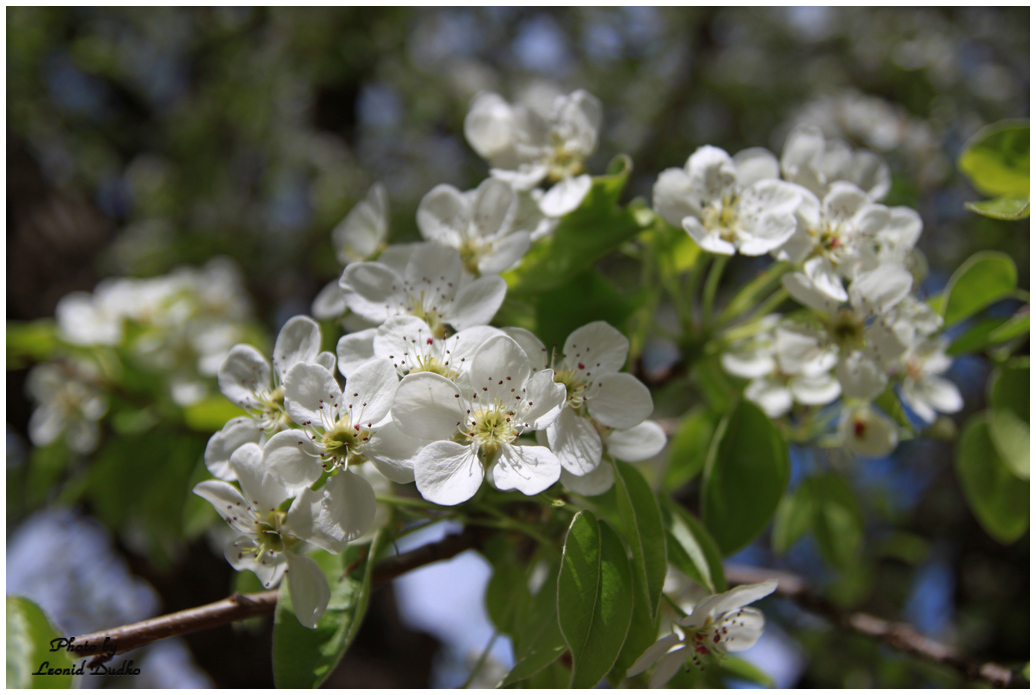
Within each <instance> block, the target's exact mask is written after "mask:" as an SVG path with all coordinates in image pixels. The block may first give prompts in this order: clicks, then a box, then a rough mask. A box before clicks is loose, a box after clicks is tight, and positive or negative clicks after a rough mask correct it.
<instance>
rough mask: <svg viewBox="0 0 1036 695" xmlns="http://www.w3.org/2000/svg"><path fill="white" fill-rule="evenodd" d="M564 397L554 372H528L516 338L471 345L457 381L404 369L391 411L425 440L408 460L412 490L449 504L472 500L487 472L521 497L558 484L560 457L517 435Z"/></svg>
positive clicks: (550, 416)
mask: <svg viewBox="0 0 1036 695" xmlns="http://www.w3.org/2000/svg"><path fill="white" fill-rule="evenodd" d="M564 403H565V387H564V386H563V385H561V384H557V383H554V372H553V370H550V369H541V370H539V371H537V372H536V373H533V370H532V366H531V365H530V363H529V358H528V356H527V355H526V353H525V351H524V350H522V348H521V347H519V345H518V343H516V342H515V341H514V340H513V339H512V338H510V337H508V336H506V335H497V336H494V337H491V338H489V339H488V340H487V341H485V342H484V343H483V344H482V345H481V346H480V347H479V348H478V349H477V350H476V351H475V353H474V355H473V356H472V358H471V366H470V367H469V368H468V370H467V371H466V372H464V373H462V374H461V375H460V377H459V379H458V383H454V382H453V381H450V380H449V379H447V378H446V377H444V376H441V375H439V374H435V373H433V372H419V373H416V374H409V375H407V376H406V377H405V378H404V379H403V380H402V381H401V382H400V383H399V389H398V390H397V392H396V398H395V400H394V401H393V404H392V417H393V419H394V420H395V422H396V425H397V427H399V429H400V430H402V431H405V432H406V433H407V434H409V435H411V436H413V437H417V438H420V439H422V440H424V441H426V442H429V443H428V444H427V445H426V446H424V448H422V449H421V451H420V453H419V454H418V455H417V456H416V457H415V458H414V460H413V465H414V477H415V479H416V482H417V489H418V490H419V491H420V492H421V494H422V495H423V496H424V498H425V499H427V500H429V501H431V502H435V503H436V504H442V505H455V504H460V503H461V502H464V501H466V500H469V499H471V497H472V496H474V494H475V493H476V492H477V491H478V489H479V487H480V486H481V484H482V480H483V478H484V477H486V476H487V475H488V476H489V479H490V481H491V482H492V484H493V485H495V486H496V487H498V488H500V489H502V490H513V489H517V490H519V491H521V492H522V493H524V494H526V495H535V494H538V493H540V492H543V491H544V490H546V489H547V488H548V487H550V486H551V485H553V484H554V483H555V482H557V480H558V477H559V476H560V474H561V463H560V462H559V461H558V457H557V456H556V455H555V454H554V453H553V452H552V451H551V450H550V449H548V448H547V447H545V446H538V445H535V444H532V443H526V442H525V441H523V440H520V439H519V437H520V436H521V435H522V434H524V433H526V432H533V431H536V430H542V429H544V428H545V427H547V425H549V424H550V423H551V422H552V421H553V420H554V419H555V418H556V417H558V414H559V413H560V412H561V409H562V406H563V405H564Z"/></svg>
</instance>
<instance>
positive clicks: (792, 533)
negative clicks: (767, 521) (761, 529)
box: [770, 485, 813, 554]
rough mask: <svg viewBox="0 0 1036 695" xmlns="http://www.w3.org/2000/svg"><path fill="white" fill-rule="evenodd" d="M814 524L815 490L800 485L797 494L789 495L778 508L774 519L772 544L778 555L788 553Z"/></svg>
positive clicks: (796, 489)
mask: <svg viewBox="0 0 1036 695" xmlns="http://www.w3.org/2000/svg"><path fill="white" fill-rule="evenodd" d="M812 523H813V489H812V487H811V486H809V485H799V486H798V487H797V488H795V492H793V493H791V494H790V495H787V496H786V497H785V498H784V499H782V500H781V503H780V504H779V505H778V506H777V514H776V515H775V516H774V519H773V535H772V536H771V538H770V543H771V544H772V545H773V549H774V551H775V552H778V553H782V554H783V553H786V552H788V548H790V547H791V546H792V545H793V544H794V543H795V541H797V540H798V539H799V538H801V537H802V536H803V535H804V534H805V533H806V532H807V531H809V527H810V525H811V524H812Z"/></svg>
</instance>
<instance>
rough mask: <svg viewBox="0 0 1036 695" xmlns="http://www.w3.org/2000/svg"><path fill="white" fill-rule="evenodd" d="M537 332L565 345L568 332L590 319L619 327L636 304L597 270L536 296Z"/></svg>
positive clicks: (550, 341)
mask: <svg viewBox="0 0 1036 695" xmlns="http://www.w3.org/2000/svg"><path fill="white" fill-rule="evenodd" d="M535 306H536V329H537V330H536V335H537V336H538V337H539V338H540V340H542V341H543V344H544V345H547V346H548V349H549V346H551V345H558V346H559V347H560V346H563V345H564V344H565V339H566V338H568V336H569V334H570V333H571V332H572V331H574V330H575V329H577V328H579V327H580V326H585V325H586V324H588V323H590V322H591V321H607V322H608V323H609V324H611V325H612V326H617V327H620V328H621V326H622V325H623V324H624V323H625V322H626V319H628V318H629V316H630V314H632V313H633V311H634V309H636V303H635V302H633V301H631V300H630V298H629V297H628V296H625V295H622V294H620V293H619V292H618V290H616V289H615V288H614V287H612V285H611V283H609V282H608V281H607V280H605V279H604V276H603V275H601V274H600V273H598V272H597V271H594V270H589V271H585V272H582V273H579V274H577V275H575V276H573V277H572V279H571V280H569V281H568V282H566V283H564V284H563V285H561V286H559V287H557V288H554V289H551V290H546V291H544V292H542V293H540V294H538V295H537V296H536V299H535Z"/></svg>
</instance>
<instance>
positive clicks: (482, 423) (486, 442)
mask: <svg viewBox="0 0 1036 695" xmlns="http://www.w3.org/2000/svg"><path fill="white" fill-rule="evenodd" d="M468 417H469V418H470V419H469V420H468V421H467V425H468V426H467V427H466V428H464V429H463V430H461V434H463V435H464V436H465V437H467V439H468V440H469V441H473V442H475V443H476V444H478V447H479V450H480V451H481V452H482V455H483V456H484V457H485V460H486V462H489V461H492V459H493V458H494V457H495V456H496V454H497V453H498V452H499V451H500V448H501V447H502V446H503V445H504V444H510V443H511V442H513V441H514V440H515V439H517V438H518V428H517V427H515V423H514V411H509V410H504V409H503V407H502V406H499V405H497V406H494V407H492V408H488V409H484V410H476V411H475V412H473V413H471V414H470V415H469V416H468Z"/></svg>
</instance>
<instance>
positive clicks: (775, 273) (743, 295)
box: [719, 262, 791, 324]
mask: <svg viewBox="0 0 1036 695" xmlns="http://www.w3.org/2000/svg"><path fill="white" fill-rule="evenodd" d="M790 267H791V266H790V265H789V264H788V263H785V262H780V263H774V264H773V265H771V266H770V267H769V268H767V269H766V270H764V271H763V272H762V273H760V274H759V275H758V276H756V278H755V279H754V280H752V281H751V282H749V283H748V284H747V285H745V286H744V287H743V288H741V291H740V292H738V293H737V295H735V296H734V298H733V299H732V300H730V303H729V304H727V306H726V308H725V309H724V310H723V312H722V313H721V314H720V315H719V323H720V324H725V323H728V322H730V321H732V320H734V319H735V318H736V317H737V316H738V315H739V314H742V313H744V312H745V311H747V310H748V309H749V308H750V307H751V306H752V305H753V304H754V303H755V302H756V300H757V299H758V297H759V296H760V295H762V294H763V293H765V292H766V291H767V290H769V289H770V286H771V285H773V284H774V283H776V282H779V281H780V279H781V277H782V276H783V275H784V273H786V272H788V270H789V269H790Z"/></svg>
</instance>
